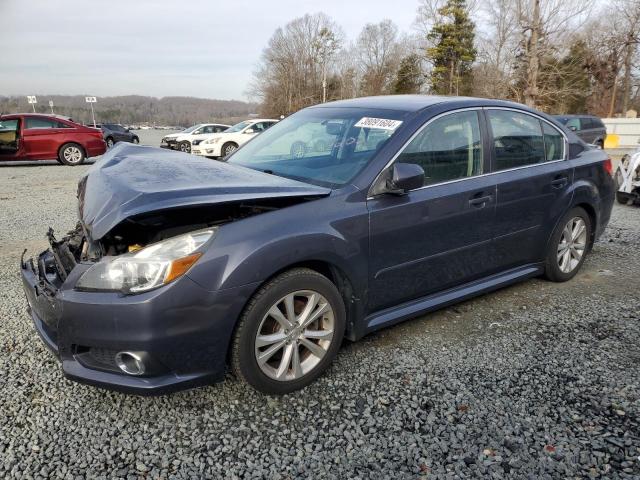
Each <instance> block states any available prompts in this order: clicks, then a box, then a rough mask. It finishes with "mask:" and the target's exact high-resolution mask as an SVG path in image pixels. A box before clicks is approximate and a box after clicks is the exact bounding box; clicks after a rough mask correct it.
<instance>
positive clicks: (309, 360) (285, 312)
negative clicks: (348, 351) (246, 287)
mask: <svg viewBox="0 0 640 480" xmlns="http://www.w3.org/2000/svg"><path fill="white" fill-rule="evenodd" d="M334 325H335V321H334V314H333V309H332V308H331V305H329V302H327V299H326V298H324V297H323V296H322V295H321V294H320V293H318V292H314V291H311V290H301V291H297V292H293V293H290V294H288V295H287V296H285V297H283V298H281V299H280V300H278V301H277V302H276V303H274V304H273V305H272V306H271V308H270V309H269V311H268V312H267V313H266V315H265V316H264V318H263V319H262V322H261V323H260V327H258V334H257V336H256V341H255V355H256V362H257V363H258V366H259V367H260V369H261V370H262V372H263V373H264V374H265V375H267V376H268V377H270V378H273V379H274V380H279V381H283V380H295V379H298V378H301V377H302V376H303V375H305V374H306V373H309V372H310V371H311V370H313V369H314V368H315V367H316V366H317V365H318V363H320V361H321V360H322V359H323V358H324V356H325V355H326V354H327V350H329V347H330V346H331V340H332V338H333V332H334Z"/></svg>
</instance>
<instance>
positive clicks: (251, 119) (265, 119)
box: [238, 118, 280, 123]
mask: <svg viewBox="0 0 640 480" xmlns="http://www.w3.org/2000/svg"><path fill="white" fill-rule="evenodd" d="M243 121H244V122H251V123H258V122H279V121H280V120H277V119H275V118H250V119H248V120H243ZM238 123H242V122H238Z"/></svg>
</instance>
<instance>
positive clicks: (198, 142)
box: [191, 140, 202, 145]
mask: <svg viewBox="0 0 640 480" xmlns="http://www.w3.org/2000/svg"><path fill="white" fill-rule="evenodd" d="M200 143H202V140H193V141H192V142H191V145H200Z"/></svg>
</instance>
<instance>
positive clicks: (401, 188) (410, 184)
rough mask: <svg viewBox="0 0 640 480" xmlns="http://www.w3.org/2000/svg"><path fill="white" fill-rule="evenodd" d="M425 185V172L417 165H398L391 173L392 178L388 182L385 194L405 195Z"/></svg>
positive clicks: (395, 165) (394, 166)
mask: <svg viewBox="0 0 640 480" xmlns="http://www.w3.org/2000/svg"><path fill="white" fill-rule="evenodd" d="M423 185H424V170H423V169H422V167H421V166H420V165H416V164H415V163H396V164H394V165H393V170H392V171H391V178H390V179H388V180H387V185H386V187H387V188H386V189H385V193H390V194H392V195H405V194H406V193H407V192H408V191H410V190H415V189H416V188H420V187H422V186H423Z"/></svg>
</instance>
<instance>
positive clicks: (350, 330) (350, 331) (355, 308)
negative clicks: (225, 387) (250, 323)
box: [226, 259, 364, 362]
mask: <svg viewBox="0 0 640 480" xmlns="http://www.w3.org/2000/svg"><path fill="white" fill-rule="evenodd" d="M296 268H307V269H309V270H313V271H314V272H317V273H319V274H321V275H323V276H324V277H326V278H327V279H328V280H329V281H330V282H331V283H333V284H334V285H335V287H336V288H337V289H338V292H339V293H340V296H341V297H342V300H343V302H344V307H345V312H346V317H347V318H346V326H345V334H344V336H345V338H347V339H349V340H351V341H355V340H357V339H358V338H360V337H361V336H362V335H361V334H360V333H359V332H360V329H359V328H358V322H357V320H358V318H364V316H363V313H364V312H363V311H362V302H361V299H359V298H357V296H356V294H355V291H354V286H353V285H354V284H353V283H352V281H351V279H350V277H349V275H348V274H347V273H346V272H345V270H344V269H343V268H341V267H340V266H339V265H337V264H336V263H335V262H331V261H328V260H326V259H307V260H301V261H297V262H292V263H289V264H287V265H285V266H282V267H281V268H279V269H277V270H275V271H274V272H273V273H272V274H271V275H269V276H268V277H267V278H266V279H265V280H264V281H262V282H260V283H259V284H257V285H256V287H255V288H254V289H253V292H252V293H251V295H250V296H249V298H248V299H247V302H246V303H245V306H244V307H243V309H242V311H243V312H244V310H245V309H246V308H247V305H248V304H249V303H250V301H251V298H253V296H254V295H255V294H256V293H257V292H259V291H260V289H261V288H262V287H263V286H264V285H266V284H267V283H269V282H270V281H272V280H273V279H274V278H276V277H278V276H279V275H282V274H283V273H285V272H288V271H290V270H294V269H296ZM240 316H242V314H241V315H239V317H238V318H240ZM237 328H238V320H237V319H236V321H235V323H234V326H233V332H234V333H233V334H232V335H231V338H233V335H234V334H235V331H236V329H237ZM230 345H231V342H230V343H229V347H230ZM226 359H227V362H230V360H231V348H228V349H227V353H226Z"/></svg>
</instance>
